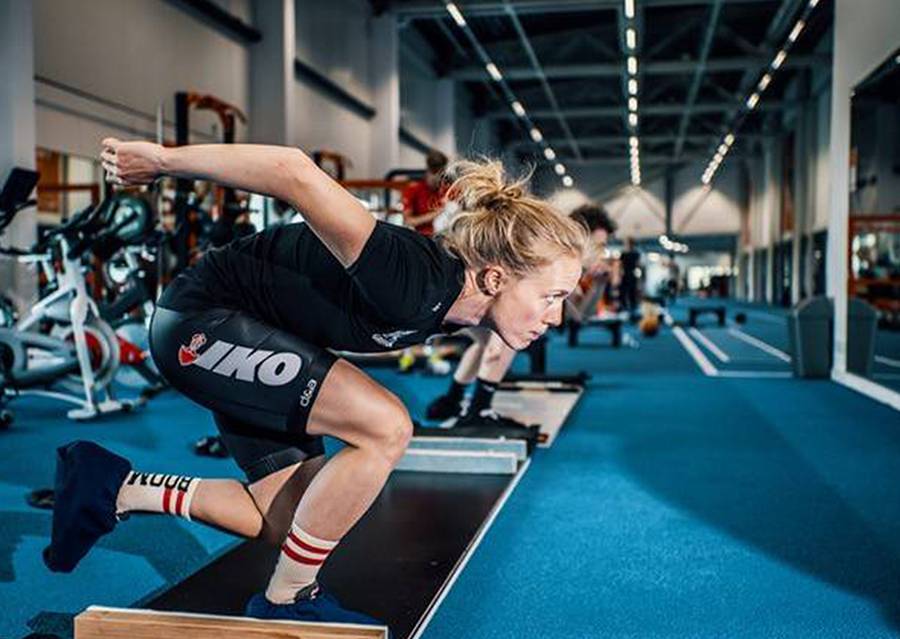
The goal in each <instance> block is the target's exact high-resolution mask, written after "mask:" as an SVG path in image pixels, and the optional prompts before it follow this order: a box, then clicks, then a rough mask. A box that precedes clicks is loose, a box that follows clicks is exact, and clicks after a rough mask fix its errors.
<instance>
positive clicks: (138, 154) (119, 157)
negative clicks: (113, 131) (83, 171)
mask: <svg viewBox="0 0 900 639" xmlns="http://www.w3.org/2000/svg"><path fill="white" fill-rule="evenodd" d="M102 144H103V151H102V152H101V153H100V160H101V161H102V162H103V170H104V171H106V180H107V181H108V182H112V183H113V184H119V185H123V186H134V185H139V184H151V183H152V182H153V181H154V180H156V179H157V178H159V177H161V176H162V174H163V170H162V156H163V151H164V149H163V147H162V146H161V145H159V144H153V143H152V142H122V141H121V140H117V139H116V138H106V139H105V140H103V143H102Z"/></svg>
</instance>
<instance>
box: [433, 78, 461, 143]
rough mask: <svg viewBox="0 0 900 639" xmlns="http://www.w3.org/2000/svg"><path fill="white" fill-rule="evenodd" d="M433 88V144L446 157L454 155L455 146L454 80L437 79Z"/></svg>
mask: <svg viewBox="0 0 900 639" xmlns="http://www.w3.org/2000/svg"><path fill="white" fill-rule="evenodd" d="M436 84H437V88H436V90H435V95H434V100H435V109H434V110H435V113H434V123H435V126H434V129H435V131H434V144H435V146H436V147H437V148H438V150H440V151H443V152H444V153H446V154H447V156H448V157H451V158H453V157H455V156H456V155H458V153H459V151H458V150H457V148H456V82H455V81H454V80H452V79H449V78H444V79H441V80H438V81H437V83H436Z"/></svg>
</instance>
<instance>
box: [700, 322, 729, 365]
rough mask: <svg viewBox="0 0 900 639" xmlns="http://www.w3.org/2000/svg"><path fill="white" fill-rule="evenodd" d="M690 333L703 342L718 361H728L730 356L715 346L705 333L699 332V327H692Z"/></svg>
mask: <svg viewBox="0 0 900 639" xmlns="http://www.w3.org/2000/svg"><path fill="white" fill-rule="evenodd" d="M691 335H693V336H694V339H696V340H697V341H698V342H700V343H701V344H703V345H704V346H705V347H706V348H707V349H708V350H709V351H710V352H711V353H712V354H713V355H715V356H716V357H718V358H719V361H720V362H724V363H726V364H727V363H728V362H730V361H731V358H730V357H728V355H726V354H725V353H724V352H723V351H722V349H721V348H719V347H718V346H716V345H715V344H714V343H713V342H712V340H711V339H709V338H708V337H707V336H706V335H704V334H703V333H702V332H700V329H699V328H692V329H691Z"/></svg>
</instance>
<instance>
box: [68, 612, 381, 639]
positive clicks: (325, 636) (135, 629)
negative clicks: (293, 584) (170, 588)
mask: <svg viewBox="0 0 900 639" xmlns="http://www.w3.org/2000/svg"><path fill="white" fill-rule="evenodd" d="M387 637H388V629H387V627H386V626H362V625H356V624H330V623H310V622H299V621H269V620H262V619H251V618H247V617H228V616H223V615H200V614H192V613H180V612H159V611H156V610H137V609H125V608H103V607H100V606H91V607H89V608H88V609H87V610H85V611H84V612H82V613H81V614H80V615H78V616H77V617H75V639H387Z"/></svg>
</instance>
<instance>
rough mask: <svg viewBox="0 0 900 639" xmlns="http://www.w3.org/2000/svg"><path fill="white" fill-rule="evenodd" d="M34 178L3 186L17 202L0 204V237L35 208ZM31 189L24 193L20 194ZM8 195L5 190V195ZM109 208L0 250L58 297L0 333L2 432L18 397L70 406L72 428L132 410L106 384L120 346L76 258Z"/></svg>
mask: <svg viewBox="0 0 900 639" xmlns="http://www.w3.org/2000/svg"><path fill="white" fill-rule="evenodd" d="M36 181H37V174H36V173H34V172H30V171H24V170H21V169H14V170H13V173H12V174H11V175H10V178H9V180H8V182H7V187H9V186H10V184H9V183H10V182H14V183H15V185H14V187H13V188H11V189H10V191H11V192H12V191H16V192H18V193H19V196H20V197H19V200H18V201H15V199H14V200H13V201H9V200H7V201H5V202H2V201H0V204H2V205H3V208H2V209H0V232H2V230H3V229H4V228H5V227H6V226H8V225H9V224H10V223H11V222H12V220H13V217H14V216H15V214H16V213H18V212H19V211H21V210H22V209H24V208H27V207H28V206H31V205H33V204H34V202H33V201H28V200H25V201H22V200H21V193H22V192H23V191H24V192H26V196H25V197H26V198H27V194H30V192H31V190H32V189H33V188H34V184H35V183H36ZM28 184H30V185H31V186H30V187H29V188H28V189H27V191H25V187H27V186H28ZM6 192H7V188H6V187H4V193H6ZM106 206H108V201H104V202H103V203H101V204H100V205H99V206H97V207H94V208H87V209H85V210H83V211H81V212H79V213H77V214H76V215H74V216H73V217H72V218H71V219H70V220H69V221H67V222H66V223H64V224H62V225H61V226H59V227H57V228H55V229H52V230H51V231H49V232H47V233H45V234H44V235H43V237H42V238H41V239H40V240H39V242H38V243H37V244H36V245H35V246H34V247H32V248H31V249H29V250H21V249H15V248H3V249H0V253H3V254H5V255H7V256H10V257H13V258H15V259H17V260H19V261H21V262H28V263H33V264H37V265H38V267H39V268H40V269H41V270H42V272H43V273H44V275H45V276H46V277H47V278H48V279H49V280H50V281H51V284H55V286H56V289H55V290H54V291H53V292H51V293H50V294H48V295H47V296H46V297H44V298H43V299H41V300H40V301H39V302H37V303H36V304H35V305H34V306H33V307H32V308H31V310H30V312H29V313H28V314H27V315H26V316H25V317H23V318H22V319H20V320H19V321H18V322H16V324H15V326H14V327H13V328H11V329H10V328H2V329H0V426H2V427H8V426H9V425H10V424H11V423H12V421H13V414H12V412H10V411H9V410H7V409H5V408H3V405H5V404H6V403H7V402H8V401H9V400H11V399H13V398H15V397H17V396H20V395H40V396H45V397H49V398H52V399H55V400H59V401H63V402H67V403H70V404H74V405H75V408H72V409H71V410H69V411H68V412H67V416H68V417H69V418H70V419H74V420H87V419H93V418H95V417H97V416H99V415H105V414H110V413H116V412H120V411H130V410H132V409H133V408H134V407H135V406H136V405H137V404H139V403H142V402H140V401H138V402H132V401H119V400H117V399H115V398H114V397H113V394H112V391H111V388H110V384H111V382H112V380H113V378H114V377H115V374H116V371H117V369H118V367H119V362H120V350H119V339H118V338H117V336H116V333H115V331H114V330H113V328H112V327H111V326H110V325H109V324H108V323H107V322H106V321H104V320H103V319H102V318H101V316H100V313H99V310H98V307H97V304H96V303H95V302H94V300H93V299H92V298H91V297H90V295H89V294H88V291H87V286H86V283H85V278H84V274H83V272H82V263H81V256H82V255H83V253H84V251H85V250H86V248H87V247H88V246H89V245H90V244H91V243H92V242H93V241H95V239H96V235H97V223H98V221H99V220H101V219H102V216H103V214H104V212H105V210H106V209H105V207H106Z"/></svg>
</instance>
